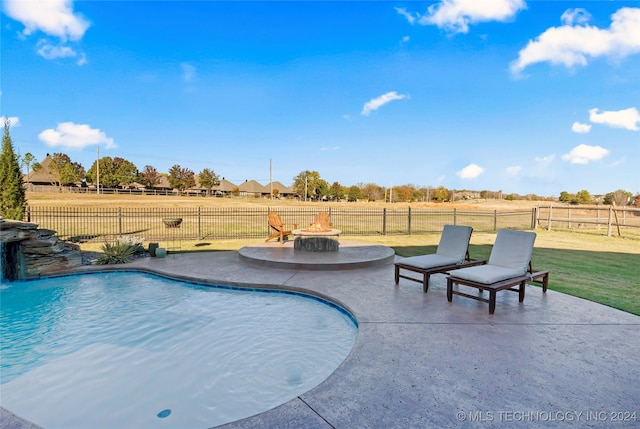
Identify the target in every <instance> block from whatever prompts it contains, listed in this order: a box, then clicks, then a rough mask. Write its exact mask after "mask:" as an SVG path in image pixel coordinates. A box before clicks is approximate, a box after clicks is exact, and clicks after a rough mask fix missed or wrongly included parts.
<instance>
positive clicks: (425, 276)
mask: <svg viewBox="0 0 640 429" xmlns="http://www.w3.org/2000/svg"><path fill="white" fill-rule="evenodd" d="M486 263H487V261H486V260H485V259H471V258H470V257H469V251H467V254H466V256H465V258H464V262H462V263H461V264H449V265H441V266H439V267H432V268H419V267H414V266H413V265H406V264H403V263H402V261H400V262H396V263H395V268H396V271H395V280H396V284H398V283H399V282H400V279H401V278H402V279H407V280H411V281H414V282H417V283H422V291H423V292H424V293H427V291H428V290H429V277H431V275H432V274H449V271H451V270H457V269H459V268H467V267H473V266H475V265H483V264H486ZM400 269H403V270H407V271H412V272H414V273H418V274H422V279H417V278H415V277H411V276H408V275H404V274H400Z"/></svg>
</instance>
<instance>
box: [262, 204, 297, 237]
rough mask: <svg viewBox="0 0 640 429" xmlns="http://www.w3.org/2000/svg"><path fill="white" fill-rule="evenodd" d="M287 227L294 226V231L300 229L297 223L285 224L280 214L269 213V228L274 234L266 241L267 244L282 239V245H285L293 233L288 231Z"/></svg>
mask: <svg viewBox="0 0 640 429" xmlns="http://www.w3.org/2000/svg"><path fill="white" fill-rule="evenodd" d="M287 225H292V226H293V228H292V229H296V228H297V227H298V224H295V223H293V224H285V223H283V222H282V219H280V216H279V215H278V213H276V212H269V228H271V231H272V233H271V235H270V236H269V238H267V239H266V240H265V242H266V241H269V240H271V239H273V238H276V237H278V238H279V239H280V244H284V240H285V239H286V238H287V237H288V236H289V235H291V233H292V231H291V230H287V228H286V226H287Z"/></svg>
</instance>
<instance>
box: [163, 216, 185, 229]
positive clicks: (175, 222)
mask: <svg viewBox="0 0 640 429" xmlns="http://www.w3.org/2000/svg"><path fill="white" fill-rule="evenodd" d="M162 222H164V226H166V227H167V228H179V227H180V224H181V223H182V218H181V217H165V218H163V219H162Z"/></svg>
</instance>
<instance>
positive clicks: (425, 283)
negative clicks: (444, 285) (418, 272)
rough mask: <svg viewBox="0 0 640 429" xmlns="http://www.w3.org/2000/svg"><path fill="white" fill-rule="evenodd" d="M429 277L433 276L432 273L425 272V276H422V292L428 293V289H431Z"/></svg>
mask: <svg viewBox="0 0 640 429" xmlns="http://www.w3.org/2000/svg"><path fill="white" fill-rule="evenodd" d="M429 277H431V274H427V273H425V274H424V277H422V292H424V293H427V291H428V290H429Z"/></svg>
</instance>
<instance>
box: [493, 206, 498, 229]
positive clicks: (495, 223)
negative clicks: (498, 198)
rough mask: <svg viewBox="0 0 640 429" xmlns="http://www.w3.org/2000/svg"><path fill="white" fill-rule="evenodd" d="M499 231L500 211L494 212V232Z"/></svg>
mask: <svg viewBox="0 0 640 429" xmlns="http://www.w3.org/2000/svg"><path fill="white" fill-rule="evenodd" d="M497 230H498V210H494V211H493V231H494V232H495V231H497Z"/></svg>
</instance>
